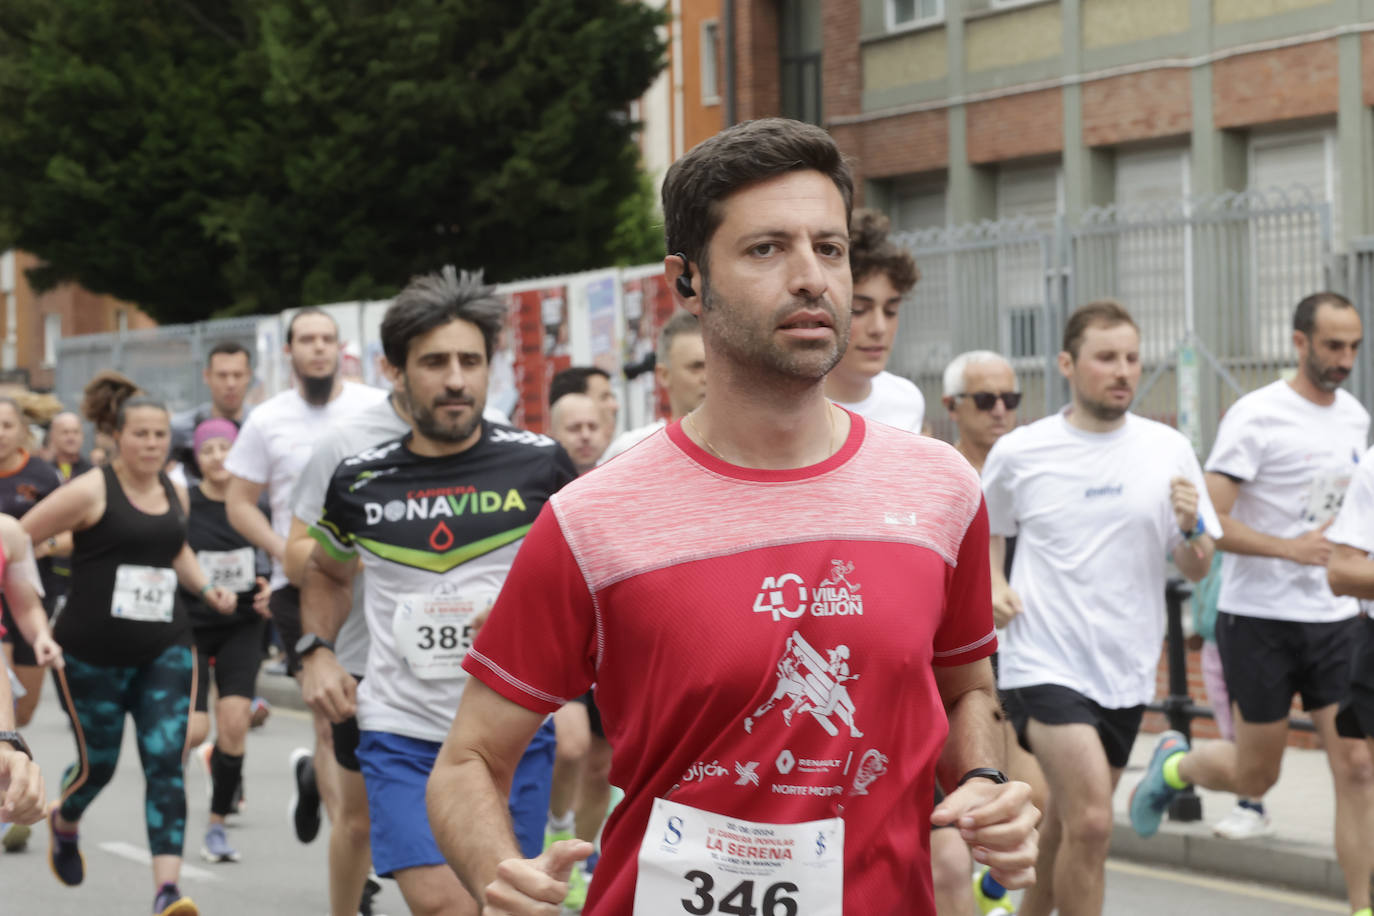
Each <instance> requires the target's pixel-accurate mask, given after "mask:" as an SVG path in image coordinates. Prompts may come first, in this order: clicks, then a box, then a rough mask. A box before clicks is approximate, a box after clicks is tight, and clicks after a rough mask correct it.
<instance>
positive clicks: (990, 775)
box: [955, 767, 1008, 788]
mask: <svg viewBox="0 0 1374 916" xmlns="http://www.w3.org/2000/svg"><path fill="white" fill-rule="evenodd" d="M970 779H991V780H992V781H993V782H995V783H997V784H998V785H999V786H1000V785H1002V784H1004V783H1006V782H1008V780H1007V774H1006V773H1003V772H1002V771H1001V770H994V769H993V768H992V767H979V768H978V769H976V770H969V771H968V772H967V773H965V774H964V775H963V776H960V777H959V785H960V786H962V785H963V784H964V783H966V782H968V781H969V780H970ZM955 788H958V786H955Z"/></svg>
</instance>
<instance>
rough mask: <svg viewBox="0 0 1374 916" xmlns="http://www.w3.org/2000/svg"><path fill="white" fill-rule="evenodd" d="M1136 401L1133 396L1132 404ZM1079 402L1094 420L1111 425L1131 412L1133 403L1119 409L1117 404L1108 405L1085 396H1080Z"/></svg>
mask: <svg viewBox="0 0 1374 916" xmlns="http://www.w3.org/2000/svg"><path fill="white" fill-rule="evenodd" d="M1134 400H1135V397H1134V395H1132V398H1131V402H1133V401H1134ZM1078 401H1079V403H1081V404H1082V405H1083V409H1084V410H1085V411H1087V412H1088V413H1089V414H1091V415H1092V417H1093V419H1095V420H1101V421H1102V422H1104V423H1110V422H1112V421H1113V420H1120V419H1121V418H1122V417H1124V416H1126V414H1127V413H1129V412H1130V409H1131V402H1127V404H1126V406H1124V407H1117V406H1116V405H1115V404H1108V403H1107V402H1106V401H1095V400H1093V399H1092V398H1089V397H1086V396H1084V395H1081V394H1080V395H1079V396H1078Z"/></svg>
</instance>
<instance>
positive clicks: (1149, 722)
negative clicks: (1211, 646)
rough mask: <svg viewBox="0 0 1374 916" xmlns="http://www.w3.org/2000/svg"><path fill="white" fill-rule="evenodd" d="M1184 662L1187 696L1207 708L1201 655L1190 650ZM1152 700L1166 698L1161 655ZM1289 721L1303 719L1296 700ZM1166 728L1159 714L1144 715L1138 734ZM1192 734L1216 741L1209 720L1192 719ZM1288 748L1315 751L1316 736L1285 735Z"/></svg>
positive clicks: (1164, 665) (1166, 673)
mask: <svg viewBox="0 0 1374 916" xmlns="http://www.w3.org/2000/svg"><path fill="white" fill-rule="evenodd" d="M1187 659H1188V695H1189V696H1190V697H1192V700H1193V702H1194V703H1196V704H1197V705H1198V706H1210V705H1211V704H1210V703H1209V702H1208V700H1207V690H1206V688H1205V687H1204V686H1203V682H1202V652H1201V651H1200V650H1199V649H1191V650H1189V651H1188V653H1187ZM1155 683H1156V685H1157V686H1156V687H1155V696H1156V697H1166V696H1168V695H1169V658H1168V654H1167V653H1164V652H1161V653H1160V656H1159V672H1158V674H1157V675H1156V681H1155ZM1291 715H1292V717H1294V718H1306V714H1305V713H1303V711H1302V707H1301V705H1300V704H1299V703H1298V701H1297V700H1296V699H1294V701H1293V711H1292V714H1291ZM1168 727H1169V724H1168V721H1167V720H1166V719H1165V718H1164V715H1163V714H1162V713H1157V712H1147V713H1146V714H1145V721H1144V722H1143V723H1142V724H1141V731H1143V732H1149V733H1152V734H1153V733H1157V732H1162V731H1164V730H1165V729H1167V728H1168ZM1192 733H1193V737H1194V738H1218V737H1220V735H1218V734H1217V727H1216V723H1215V722H1213V721H1212V720H1211V719H1194V720H1193V723H1192ZM1288 746H1289V747H1302V748H1315V747H1318V744H1317V736H1316V734H1315V733H1313V732H1300V731H1293V730H1292V729H1290V730H1289V732H1288Z"/></svg>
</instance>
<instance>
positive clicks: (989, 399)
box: [955, 391, 1021, 410]
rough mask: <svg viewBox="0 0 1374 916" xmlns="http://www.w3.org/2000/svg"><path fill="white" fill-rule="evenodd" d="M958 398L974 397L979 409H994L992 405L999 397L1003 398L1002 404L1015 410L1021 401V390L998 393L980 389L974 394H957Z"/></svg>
mask: <svg viewBox="0 0 1374 916" xmlns="http://www.w3.org/2000/svg"><path fill="white" fill-rule="evenodd" d="M955 397H956V398H972V399H973V406H974V407H977V408H978V409H979V410H992V405H994V404H996V403H997V399H998V398H1001V399H1002V404H1003V405H1004V406H1005V407H1006V408H1007V410H1015V409H1016V405H1017V404H1020V403H1021V392H1019V391H1003V392H1002V393H1000V394H998V393H997V392H993V391H978V392H975V393H973V394H956V395H955Z"/></svg>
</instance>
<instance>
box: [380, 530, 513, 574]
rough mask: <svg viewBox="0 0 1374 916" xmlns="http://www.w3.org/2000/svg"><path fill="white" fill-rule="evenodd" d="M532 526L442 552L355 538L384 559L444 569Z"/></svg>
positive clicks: (475, 556) (415, 565)
mask: <svg viewBox="0 0 1374 916" xmlns="http://www.w3.org/2000/svg"><path fill="white" fill-rule="evenodd" d="M529 530H530V525H521V526H520V527H519V528H512V529H511V530H510V531H502V532H500V533H499V534H493V535H491V536H490V537H485V538H482V540H480V541H473V542H472V543H471V544H464V545H463V546H462V547H455V548H454V549H452V550H448V551H445V552H443V553H435V552H433V551H429V550H415V549H413V548H410V547H397V546H395V545H392V544H383V543H382V542H381V541H374V540H372V539H371V538H364V537H360V538H357V539H356V540H357V543H358V545H359V546H361V547H363V548H365V549H366V550H368V551H369V552H371V553H374V554H376V555H377V556H379V557H381V558H382V559H383V560H390V561H391V562H393V563H400V564H401V565H403V566H413V567H415V568H417V569H427V570H429V571H430V572H436V573H445V572H448V571H449V570H450V569H453V567H455V566H458V565H460V564H463V563H466V562H467V561H468V560H472V559H475V558H477V557H480V556H482V555H483V554H486V553H491V552H492V551H493V550H496V549H497V548H500V547H504V546H506V545H507V544H510V543H513V542H515V541H518V540H520V539H521V538H522V537H524V536H525V535H526V534H527V533H528V532H529Z"/></svg>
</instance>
